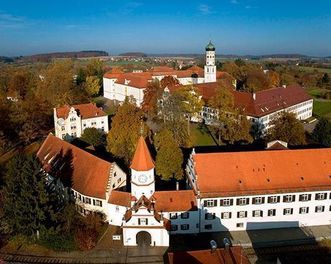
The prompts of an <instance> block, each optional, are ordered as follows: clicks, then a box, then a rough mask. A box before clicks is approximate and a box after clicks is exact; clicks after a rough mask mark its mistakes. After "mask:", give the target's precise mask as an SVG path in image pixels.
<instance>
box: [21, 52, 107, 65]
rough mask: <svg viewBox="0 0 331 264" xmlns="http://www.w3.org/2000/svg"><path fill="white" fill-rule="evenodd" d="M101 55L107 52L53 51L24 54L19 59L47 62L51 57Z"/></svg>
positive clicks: (105, 54)
mask: <svg viewBox="0 0 331 264" xmlns="http://www.w3.org/2000/svg"><path fill="white" fill-rule="evenodd" d="M101 56H108V53H107V52H105V51H99V50H83V51H69V52H53V53H44V54H36V55H31V56H24V57H22V58H21V59H22V60H24V61H31V62H38V61H41V62H47V61H50V60H51V59H56V58H87V57H101Z"/></svg>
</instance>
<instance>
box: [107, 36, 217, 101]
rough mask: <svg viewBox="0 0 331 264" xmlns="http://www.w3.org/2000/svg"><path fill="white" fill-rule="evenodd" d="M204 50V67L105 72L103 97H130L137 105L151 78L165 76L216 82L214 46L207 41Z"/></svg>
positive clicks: (190, 81) (181, 80)
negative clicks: (179, 69) (180, 69)
mask: <svg viewBox="0 0 331 264" xmlns="http://www.w3.org/2000/svg"><path fill="white" fill-rule="evenodd" d="M205 50H206V65H205V67H204V69H201V68H199V67H197V66H193V67H191V68H189V69H187V70H183V71H178V70H174V69H172V68H169V67H162V66H161V67H154V68H153V69H151V70H150V71H147V72H134V73H113V74H112V73H106V74H105V75H104V77H103V87H104V97H106V98H108V99H110V100H115V101H118V102H124V100H125V98H126V97H132V98H133V99H134V100H135V102H136V104H137V105H138V106H141V104H142V102H143V99H144V90H145V89H146V87H147V86H148V84H149V83H151V82H152V81H153V80H156V79H157V80H159V81H161V80H162V79H163V78H164V77H166V76H172V77H174V78H176V79H177V80H178V81H179V83H180V84H182V85H190V84H198V83H208V82H216V79H217V78H216V77H217V70H216V63H215V62H216V57H215V56H216V55H215V46H214V45H213V44H212V43H211V42H209V44H208V45H207V46H206V48H205Z"/></svg>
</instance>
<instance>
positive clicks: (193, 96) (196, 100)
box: [174, 86, 204, 134]
mask: <svg viewBox="0 0 331 264" xmlns="http://www.w3.org/2000/svg"><path fill="white" fill-rule="evenodd" d="M174 96H175V97H177V101H178V103H179V106H180V109H181V112H182V115H185V116H186V118H187V131H188V134H190V121H191V120H192V118H199V117H198V114H199V113H200V112H201V110H202V107H203V105H204V102H203V100H202V98H201V96H200V94H199V91H198V89H196V88H195V87H193V86H184V87H181V88H180V89H178V90H176V91H175V92H174Z"/></svg>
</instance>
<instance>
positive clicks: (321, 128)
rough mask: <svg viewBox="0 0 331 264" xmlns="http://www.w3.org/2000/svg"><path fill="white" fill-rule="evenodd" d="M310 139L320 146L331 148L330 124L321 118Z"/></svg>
mask: <svg viewBox="0 0 331 264" xmlns="http://www.w3.org/2000/svg"><path fill="white" fill-rule="evenodd" d="M312 138H313V139H314V140H315V141H316V142H318V143H319V144H321V145H324V146H327V147H329V146H331V122H330V121H329V120H328V119H326V118H321V119H320V120H319V121H318V123H317V124H316V126H315V128H314V131H313V133H312Z"/></svg>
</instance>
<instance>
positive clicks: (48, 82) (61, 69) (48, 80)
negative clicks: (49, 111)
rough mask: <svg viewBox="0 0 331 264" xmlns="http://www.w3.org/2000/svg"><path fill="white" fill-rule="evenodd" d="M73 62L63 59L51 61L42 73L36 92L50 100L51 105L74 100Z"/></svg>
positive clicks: (60, 104)
mask: <svg viewBox="0 0 331 264" xmlns="http://www.w3.org/2000/svg"><path fill="white" fill-rule="evenodd" d="M73 76H74V73H73V63H72V61H71V60H61V61H55V62H53V63H51V64H50V65H49V66H48V67H47V69H46V70H44V71H43V72H42V73H41V74H40V80H39V82H38V87H37V91H36V94H37V96H38V97H39V98H42V99H43V100H45V101H47V102H49V104H50V105H51V107H58V106H62V105H65V104H72V103H73V102H74V98H75V93H74V88H75V86H74V79H73Z"/></svg>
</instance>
